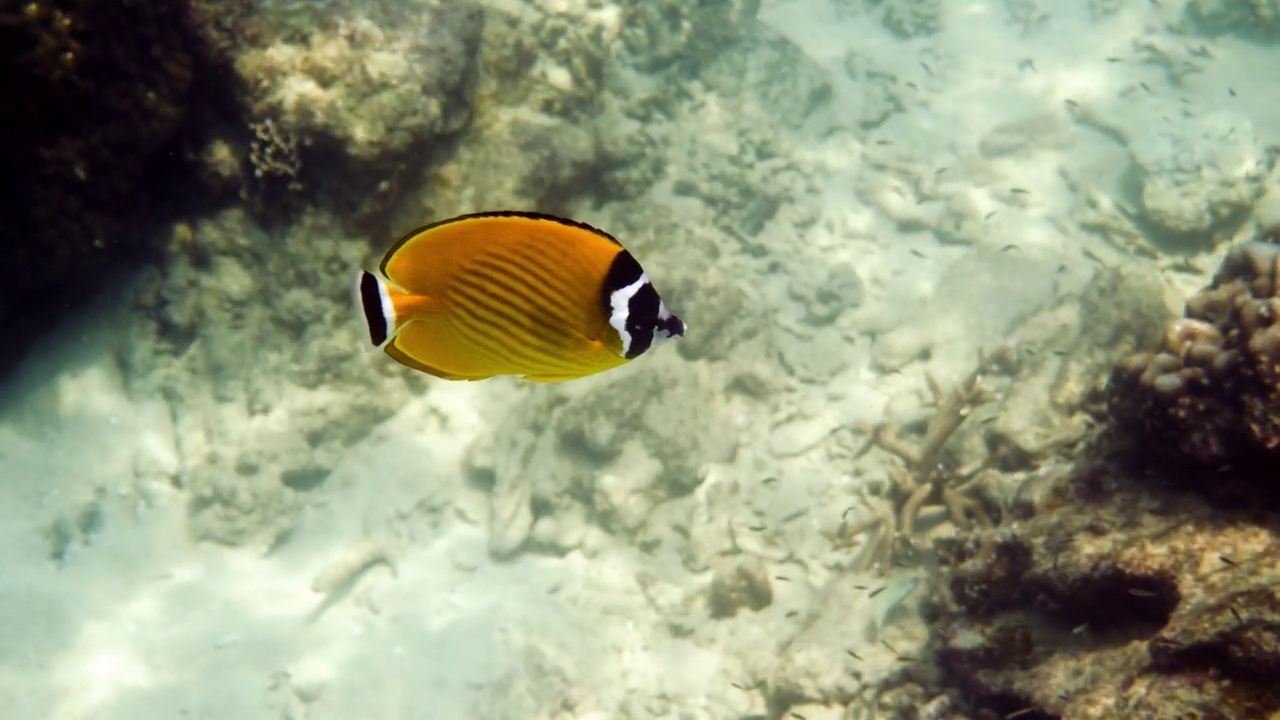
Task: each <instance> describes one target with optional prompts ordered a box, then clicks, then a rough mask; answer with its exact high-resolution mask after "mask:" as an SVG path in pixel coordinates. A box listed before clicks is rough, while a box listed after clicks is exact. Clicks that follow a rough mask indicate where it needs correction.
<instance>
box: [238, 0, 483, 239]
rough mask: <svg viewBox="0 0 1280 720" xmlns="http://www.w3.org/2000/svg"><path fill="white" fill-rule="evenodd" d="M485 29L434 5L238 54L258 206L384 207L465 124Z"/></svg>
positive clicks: (471, 7)
mask: <svg viewBox="0 0 1280 720" xmlns="http://www.w3.org/2000/svg"><path fill="white" fill-rule="evenodd" d="M482 28H483V13H482V11H481V9H480V8H479V6H478V5H476V4H474V3H470V2H462V3H440V4H434V5H431V6H428V7H427V8H425V9H415V10H414V11H413V12H407V11H406V12H403V13H402V14H401V16H399V17H396V18H389V17H384V18H380V20H379V22H375V21H374V20H371V19H368V18H365V17H360V16H356V17H353V18H350V19H342V20H339V21H337V22H334V23H331V24H328V25H321V26H319V29H317V30H314V31H313V32H312V33H310V34H309V35H307V36H305V37H302V38H300V39H289V38H274V39H273V40H272V41H271V42H269V43H267V44H265V45H262V46H259V47H251V48H247V49H245V50H244V51H243V52H241V53H240V54H239V56H238V57H237V58H236V63H235V67H236V73H237V75H238V76H239V78H240V80H241V81H242V82H243V84H244V85H245V86H246V88H247V90H246V93H247V99H246V104H247V105H248V113H249V118H250V126H251V128H252V130H253V133H254V137H253V140H252V146H251V149H250V159H251V162H252V163H253V176H254V179H255V182H254V183H253V187H254V195H255V196H256V197H257V199H258V202H259V204H260V205H263V206H265V205H266V204H267V203H270V202H273V201H279V200H281V199H288V198H290V197H292V196H294V195H296V194H297V193H299V192H301V193H303V194H304V196H305V197H309V198H313V199H315V198H323V199H325V200H326V201H327V202H328V204H330V205H336V206H338V207H348V208H349V209H351V210H355V211H358V212H360V213H362V214H367V213H369V212H372V211H374V210H376V209H379V208H385V207H387V206H388V205H389V203H390V201H392V200H394V199H395V198H397V197H399V195H400V194H401V193H402V192H403V191H404V190H405V184H406V183H407V182H408V181H409V180H410V179H413V178H414V177H415V173H418V172H420V171H421V170H422V168H423V166H424V164H425V163H426V162H427V161H428V160H429V159H430V158H431V156H432V153H433V152H434V151H435V150H436V149H437V147H438V146H439V145H440V144H441V143H443V142H444V140H445V138H447V137H449V136H451V135H453V134H454V133H456V132H457V131H458V130H460V129H461V128H462V127H463V126H464V125H465V124H466V122H467V120H468V119H469V117H470V115H471V110H472V92H473V90H474V83H475V75H476V71H477V64H476V60H477V55H478V52H479V45H480V36H481V30H482ZM295 199H296V198H295ZM352 206H354V207H352Z"/></svg>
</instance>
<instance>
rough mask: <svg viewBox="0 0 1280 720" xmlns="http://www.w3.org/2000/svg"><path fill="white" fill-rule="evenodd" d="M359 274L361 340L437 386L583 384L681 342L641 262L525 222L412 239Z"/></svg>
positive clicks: (456, 226) (484, 220)
mask: <svg viewBox="0 0 1280 720" xmlns="http://www.w3.org/2000/svg"><path fill="white" fill-rule="evenodd" d="M379 269H380V271H381V277H379V276H378V275H375V274H373V273H370V272H362V273H361V274H360V282H359V285H358V293H359V301H360V305H361V308H362V309H363V311H364V319H365V321H366V322H367V323H368V326H369V338H370V340H372V341H373V344H374V345H375V346H378V347H382V348H383V349H384V350H385V351H386V353H387V354H388V355H390V356H391V357H393V358H395V359H396V360H397V361H398V362H400V363H402V364H404V365H407V366H409V367H411V368H414V369H415V370H421V371H422V372H425V373H429V374H431V375H434V376H436V377H438V378H444V379H446V380H483V379H485V378H490V377H493V376H495V375H518V376H521V377H523V378H525V379H526V380H534V381H537V382H560V381H563V380H572V379H574V378H579V377H583V376H585V375H592V374H595V373H598V372H602V371H604V370H608V369H609V368H613V367H617V366H619V365H622V364H623V363H625V362H627V361H629V360H633V359H635V358H637V357H639V356H640V355H641V354H642V353H644V352H645V351H646V350H648V349H650V348H651V347H653V346H655V345H657V344H659V343H661V342H662V341H664V340H669V339H671V338H674V337H680V336H681V335H684V331H685V325H684V323H683V322H681V320H680V319H679V318H677V317H676V316H675V315H672V314H671V313H670V312H668V311H667V307H666V305H664V304H663V302H662V298H660V297H658V292H657V291H656V290H654V288H653V285H652V284H651V283H650V282H649V276H648V275H646V274H645V272H644V269H643V268H641V267H640V263H638V262H636V260H635V258H633V257H632V256H631V253H629V252H627V250H626V249H625V248H623V247H622V244H621V243H619V242H618V241H617V240H616V239H614V238H613V237H612V236H611V235H609V234H607V233H604V232H602V231H600V230H597V229H595V228H593V227H591V226H590V225H586V224H584V223H580V222H574V221H573V220H565V219H562V218H557V217H552V216H550V215H539V214H535V213H523V212H488V213H478V214H474V215H462V216H460V217H456V218H452V219H450V220H443V221H441V222H437V223H433V224H431V225H427V226H425V227H422V228H418V229H417V230H414V231H413V232H411V233H409V234H408V235H406V236H404V237H403V238H402V239H401V240H400V241H399V242H397V243H396V244H395V245H394V246H393V247H392V248H391V249H390V250H389V251H388V252H387V255H386V257H384V258H383V259H382V264H381V266H380V267H379Z"/></svg>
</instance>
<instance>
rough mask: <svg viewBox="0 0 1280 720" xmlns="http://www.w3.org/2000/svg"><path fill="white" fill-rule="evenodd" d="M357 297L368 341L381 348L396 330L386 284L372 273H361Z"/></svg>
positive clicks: (394, 314) (394, 316)
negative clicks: (367, 328)
mask: <svg viewBox="0 0 1280 720" xmlns="http://www.w3.org/2000/svg"><path fill="white" fill-rule="evenodd" d="M357 295H358V296H359V299H360V309H361V310H362V311H363V313H364V321H365V324H366V325H368V326H369V340H370V341H372V342H373V344H374V345H375V346H377V347H382V346H383V345H384V344H386V342H387V339H388V338H389V337H391V333H392V332H393V331H394V330H395V328H396V309H395V306H393V305H392V304H391V294H390V293H389V292H388V291H387V284H386V283H385V282H384V281H383V280H382V279H381V278H379V277H378V276H376V275H374V274H373V273H371V272H367V271H361V273H360V282H359V284H358V285H357Z"/></svg>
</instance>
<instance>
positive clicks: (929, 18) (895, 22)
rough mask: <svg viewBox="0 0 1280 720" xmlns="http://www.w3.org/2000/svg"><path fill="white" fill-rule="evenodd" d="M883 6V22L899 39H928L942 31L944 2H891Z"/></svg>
mask: <svg viewBox="0 0 1280 720" xmlns="http://www.w3.org/2000/svg"><path fill="white" fill-rule="evenodd" d="M883 4H884V16H883V18H882V22H883V23H884V26H885V28H886V29H888V30H889V31H890V32H892V33H893V34H895V35H897V36H898V37H903V38H914V37H926V36H929V35H934V34H936V33H937V32H938V31H939V30H941V29H942V9H943V3H942V0H889V1H888V2H885V3H883Z"/></svg>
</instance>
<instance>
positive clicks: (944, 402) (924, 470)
mask: <svg viewBox="0 0 1280 720" xmlns="http://www.w3.org/2000/svg"><path fill="white" fill-rule="evenodd" d="M1013 360H1014V353H1013V349H1012V348H1011V347H1010V346H1008V345H1003V346H1001V347H1000V348H998V349H997V350H996V351H995V352H993V353H991V354H990V355H986V354H979V357H978V365H977V367H976V368H975V369H974V371H973V372H972V373H970V374H969V376H968V377H966V378H965V379H964V380H963V381H962V382H961V383H960V384H959V385H958V386H957V387H956V388H955V389H954V390H952V391H951V392H944V391H943V389H942V387H941V386H940V385H939V384H938V382H937V380H935V379H934V378H933V377H932V376H930V375H926V376H925V382H926V384H927V385H928V388H929V393H930V395H931V396H932V403H931V404H932V406H933V408H934V414H933V417H931V418H930V419H929V424H928V425H927V426H926V427H925V433H924V437H923V438H922V440H921V442H920V444H919V445H914V444H912V443H909V442H907V441H905V440H903V439H901V438H900V437H898V434H897V429H896V426H895V425H894V424H893V423H892V421H891V416H890V413H889V409H888V408H886V409H885V420H884V422H882V423H880V424H879V425H876V426H874V427H870V428H865V430H866V433H867V442H866V445H864V447H863V448H862V450H860V451H859V455H861V454H863V453H865V452H867V451H868V450H869V449H870V448H871V447H878V448H880V449H882V450H884V451H886V452H888V453H890V454H891V455H894V456H895V457H897V458H898V459H899V460H901V461H902V465H903V467H898V468H893V469H891V470H890V476H891V479H892V480H893V486H894V489H893V491H891V492H890V495H889V498H888V499H887V500H886V501H885V503H884V504H883V506H882V507H881V508H880V509H879V510H878V511H877V512H876V514H874V515H872V516H870V517H868V518H865V519H864V520H862V521H860V522H858V523H855V524H854V525H852V526H849V527H847V528H845V529H844V531H843V532H841V533H840V535H841V537H842V538H849V537H853V536H856V535H859V534H862V533H867V532H871V533H873V534H872V536H871V538H870V539H869V540H868V544H867V549H866V551H865V554H864V555H863V559H862V563H861V565H862V567H863V569H866V568H868V567H871V566H881V567H884V566H887V565H888V564H890V563H891V562H892V560H893V556H894V553H895V550H896V549H897V545H898V543H899V541H903V542H905V543H907V544H908V545H909V544H910V542H911V538H912V536H914V534H915V526H916V518H917V517H919V515H920V511H921V509H922V508H924V507H925V506H927V505H930V504H933V505H938V504H941V505H942V506H943V507H944V508H945V509H946V511H947V516H948V518H949V519H950V520H951V522H952V524H954V525H955V526H956V527H957V528H959V529H967V528H969V527H971V526H972V525H973V524H974V523H976V524H978V525H981V526H987V527H990V526H992V525H993V524H994V523H993V522H992V520H991V517H990V516H989V515H988V514H987V512H986V510H984V509H983V507H982V504H981V503H980V502H978V501H977V500H975V499H973V498H972V497H969V496H968V495H966V494H965V493H964V492H963V487H961V488H957V487H954V486H955V485H959V484H963V485H964V486H967V485H968V484H969V483H968V482H967V481H969V480H971V476H970V474H968V473H965V474H960V473H957V472H953V471H950V470H948V469H947V468H946V467H944V466H943V464H942V462H941V460H942V454H943V451H944V449H945V447H946V444H947V442H948V441H949V440H950V439H951V437H952V436H953V435H954V434H955V432H956V430H958V429H959V428H960V425H961V424H963V423H964V421H965V418H967V417H969V415H970V413H971V412H972V410H973V409H974V408H975V407H976V406H978V405H980V404H982V403H984V402H987V401H988V400H990V399H991V398H992V394H991V392H990V391H989V390H988V389H987V388H986V387H985V386H984V385H983V383H982V378H983V376H984V375H987V374H989V373H991V372H993V371H996V370H998V369H1000V368H1002V367H1008V366H1011V363H1012V361H1013ZM949 485H950V486H949Z"/></svg>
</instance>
